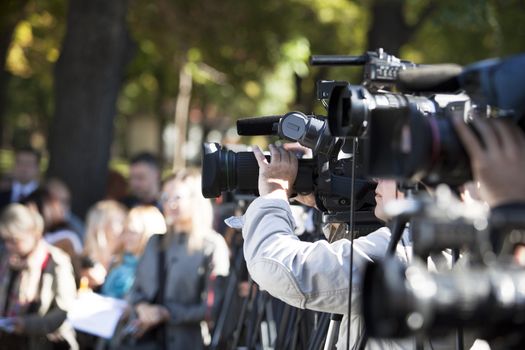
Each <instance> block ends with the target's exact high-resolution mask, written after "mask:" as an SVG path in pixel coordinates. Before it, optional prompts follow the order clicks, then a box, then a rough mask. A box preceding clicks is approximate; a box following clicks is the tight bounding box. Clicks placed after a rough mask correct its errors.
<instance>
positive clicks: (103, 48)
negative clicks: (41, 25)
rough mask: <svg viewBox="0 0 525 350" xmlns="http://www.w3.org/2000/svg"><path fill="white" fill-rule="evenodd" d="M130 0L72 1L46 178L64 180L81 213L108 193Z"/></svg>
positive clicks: (58, 74)
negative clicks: (51, 177)
mask: <svg viewBox="0 0 525 350" xmlns="http://www.w3.org/2000/svg"><path fill="white" fill-rule="evenodd" d="M127 9H128V0H111V1H108V0H71V1H70V3H69V11H68V18H67V33H66V36H65V38H64V42H63V44H62V52H61V55H60V58H59V60H58V62H57V64H56V67H55V68H56V71H55V115H54V120H53V121H52V124H51V130H50V143H49V145H50V146H49V151H50V163H49V169H48V176H53V177H58V178H60V179H62V180H64V181H65V182H66V184H67V185H68V186H69V187H70V189H71V192H72V208H73V211H74V212H75V213H77V214H78V215H82V216H83V215H84V214H85V213H86V211H87V209H88V208H89V207H90V206H91V205H92V204H93V203H94V202H96V201H97V200H100V199H101V198H102V197H103V196H104V194H105V186H106V180H107V174H108V161H109V157H110V147H111V143H112V139H113V121H114V117H115V114H116V100H117V96H118V92H119V89H120V86H121V82H122V75H123V69H124V67H125V64H126V63H127V59H128V58H129V55H128V53H127V52H126V49H127V48H129V47H130V46H129V45H128V44H129V36H128V32H127V24H126V12H127Z"/></svg>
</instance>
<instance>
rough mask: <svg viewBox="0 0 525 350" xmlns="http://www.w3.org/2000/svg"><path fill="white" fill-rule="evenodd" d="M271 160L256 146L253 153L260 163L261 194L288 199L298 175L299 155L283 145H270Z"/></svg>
mask: <svg viewBox="0 0 525 350" xmlns="http://www.w3.org/2000/svg"><path fill="white" fill-rule="evenodd" d="M269 148H270V155H271V160H270V162H268V160H266V158H265V157H264V154H263V153H262V151H261V150H260V149H259V147H257V146H255V147H254V149H253V153H254V155H255V158H256V159H257V163H258V164H259V194H260V195H261V196H264V195H270V196H271V197H274V198H281V199H284V200H287V199H288V197H289V196H290V194H291V192H292V186H293V184H294V182H295V178H296V176H297V167H298V161H297V157H296V156H295V155H294V154H293V153H292V152H290V151H287V150H285V149H283V148H281V147H279V148H278V147H276V146H274V145H270V146H269Z"/></svg>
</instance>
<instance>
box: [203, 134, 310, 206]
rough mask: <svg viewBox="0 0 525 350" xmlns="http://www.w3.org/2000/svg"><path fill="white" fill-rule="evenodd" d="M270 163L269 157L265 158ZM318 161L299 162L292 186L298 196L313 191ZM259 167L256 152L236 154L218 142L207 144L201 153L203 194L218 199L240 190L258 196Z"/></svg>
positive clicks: (302, 160)
mask: <svg viewBox="0 0 525 350" xmlns="http://www.w3.org/2000/svg"><path fill="white" fill-rule="evenodd" d="M266 158H267V159H268V160H270V157H268V156H267V157H266ZM315 164H316V163H315V162H314V161H313V160H312V159H299V169H298V170H297V177H296V180H295V183H294V186H293V189H294V191H296V192H298V193H303V192H304V193H309V192H312V191H313V188H314V185H313V177H314V170H315ZM258 181H259V164H258V163H257V159H256V158H255V155H254V154H253V152H237V153H235V152H233V151H231V150H226V149H224V148H222V147H221V145H219V144H218V143H204V144H203V152H202V195H203V196H204V197H206V198H216V197H219V196H220V195H221V192H223V191H229V192H230V191H235V190H238V191H239V192H241V193H246V194H258Z"/></svg>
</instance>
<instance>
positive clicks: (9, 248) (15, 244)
mask: <svg viewBox="0 0 525 350" xmlns="http://www.w3.org/2000/svg"><path fill="white" fill-rule="evenodd" d="M43 232H44V221H43V219H42V217H41V216H40V215H39V214H38V213H37V212H36V211H34V210H31V209H29V208H27V207H25V206H23V205H21V204H10V205H9V206H7V207H6V209H5V210H4V211H3V212H2V214H1V215H0V235H1V237H2V239H3V241H4V247H3V249H2V250H1V251H0V317H1V318H4V322H3V324H2V327H1V330H0V344H1V346H2V348H6V349H52V348H56V347H57V346H62V347H64V348H72V349H77V348H78V344H77V342H76V340H75V334H74V331H73V329H72V328H71V327H70V326H69V325H68V324H67V323H64V321H65V320H66V315H67V311H68V308H69V306H70V304H71V303H72V302H73V301H74V298H75V296H76V286H75V278H74V275H73V267H72V266H71V261H70V259H69V257H68V256H67V255H66V254H65V253H64V252H62V251H61V250H60V249H59V248H56V247H53V246H51V245H49V244H48V243H46V241H44V239H43ZM58 343H60V345H59V344H58Z"/></svg>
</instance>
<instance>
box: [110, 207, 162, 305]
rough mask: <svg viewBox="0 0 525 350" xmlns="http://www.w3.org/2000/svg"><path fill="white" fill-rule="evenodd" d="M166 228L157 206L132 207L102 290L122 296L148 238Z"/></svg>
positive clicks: (128, 286)
mask: <svg viewBox="0 0 525 350" xmlns="http://www.w3.org/2000/svg"><path fill="white" fill-rule="evenodd" d="M165 232H166V224H165V222H164V217H163V216H162V213H161V212H160V211H159V210H158V209H157V208H155V207H154V206H152V205H148V206H146V205H142V206H138V207H135V208H133V209H131V210H130V211H129V214H128V217H127V219H126V227H125V229H124V233H123V234H122V236H121V240H122V252H121V254H119V255H118V256H117V258H116V260H115V262H114V263H113V266H112V267H111V269H110V270H109V273H108V275H107V277H106V281H105V282H104V284H103V285H102V294H104V295H107V296H111V297H114V298H123V297H124V296H125V295H126V293H127V292H128V291H129V289H130V288H131V286H132V285H133V282H134V281H135V270H136V268H137V264H138V262H139V258H140V257H141V256H142V253H143V252H144V248H145V246H146V243H147V242H148V240H149V238H150V237H151V236H152V235H153V234H155V233H158V234H163V233H165Z"/></svg>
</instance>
